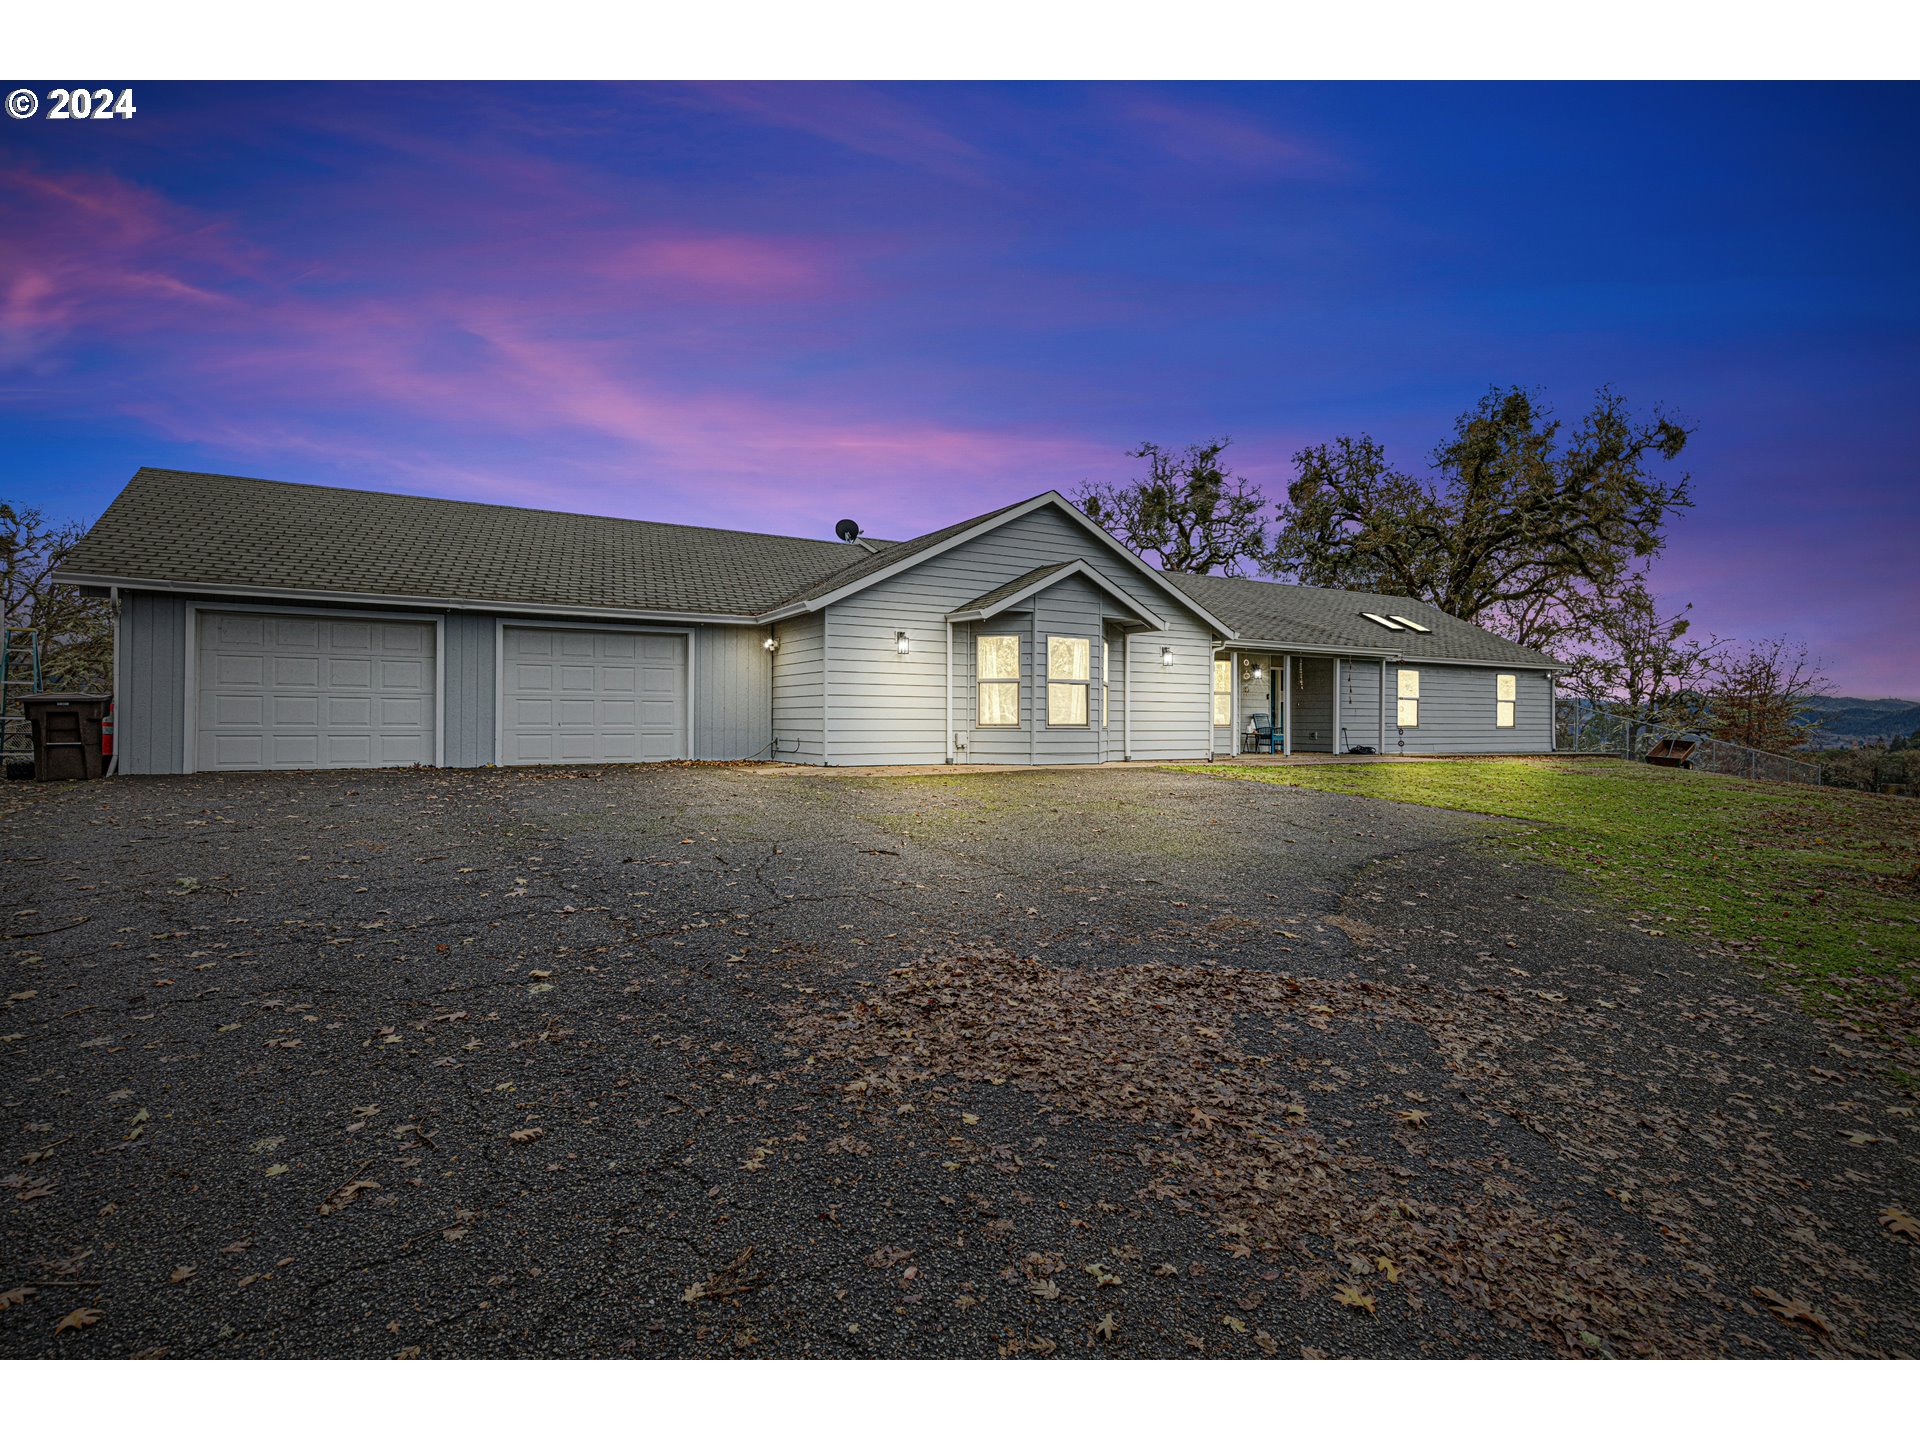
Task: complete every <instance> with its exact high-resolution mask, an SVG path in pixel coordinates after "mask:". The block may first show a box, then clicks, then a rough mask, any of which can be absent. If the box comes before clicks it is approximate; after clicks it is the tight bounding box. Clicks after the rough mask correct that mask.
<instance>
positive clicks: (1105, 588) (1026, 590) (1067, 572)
mask: <svg viewBox="0 0 1920 1440" xmlns="http://www.w3.org/2000/svg"><path fill="white" fill-rule="evenodd" d="M1075 576H1078V577H1080V578H1081V579H1083V580H1085V581H1086V582H1087V583H1088V584H1089V585H1091V586H1093V588H1094V589H1096V590H1098V591H1099V592H1100V593H1101V594H1102V595H1105V596H1106V597H1107V598H1108V599H1110V600H1112V601H1113V602H1114V603H1115V604H1116V605H1119V606H1120V607H1121V608H1122V609H1124V610H1126V611H1128V612H1129V613H1130V614H1132V615H1135V616H1137V617H1138V618H1139V619H1140V620H1141V621H1142V622H1143V623H1145V624H1146V625H1147V626H1148V628H1150V629H1153V630H1164V629H1166V628H1167V622H1166V621H1164V620H1162V619H1161V618H1160V617H1159V616H1158V615H1156V614H1154V613H1153V611H1151V610H1149V609H1148V608H1147V607H1146V606H1144V605H1142V604H1141V603H1140V602H1139V601H1137V600H1135V599H1134V598H1133V597H1132V596H1130V595H1128V594H1127V592H1126V591H1124V590H1122V589H1121V588H1120V587H1119V586H1118V585H1115V584H1114V583H1113V582H1112V581H1111V580H1109V579H1107V577H1106V576H1104V575H1102V574H1101V573H1100V572H1099V571H1098V570H1096V569H1094V568H1093V566H1091V565H1089V564H1088V563H1087V562H1086V561H1085V560H1061V561H1059V562H1057V563H1055V564H1052V565H1041V566H1039V567H1037V568H1035V569H1033V570H1029V571H1028V572H1027V573H1026V574H1024V575H1016V576H1015V577H1014V578H1013V579H1011V580H1009V581H1007V583H1006V584H1004V585H1001V586H998V587H996V588H995V589H992V590H989V591H988V592H987V593H986V594H984V595H981V596H978V597H976V598H975V599H972V600H969V601H967V602H966V603H965V604H964V605H961V606H959V607H958V608H956V609H955V610H953V611H952V612H950V613H949V614H948V616H947V619H949V620H953V621H968V620H991V619H993V617H994V616H996V615H999V614H1002V613H1004V612H1005V611H1007V610H1011V609H1012V608H1013V607H1014V606H1016V605H1018V604H1020V603H1021V602H1022V601H1024V600H1028V599H1031V598H1032V597H1033V596H1035V595H1038V594H1039V593H1040V592H1041V591H1043V590H1049V589H1051V588H1052V587H1053V586H1055V585H1058V584H1059V583H1060V582H1061V581H1063V580H1069V579H1072V578H1073V577H1075Z"/></svg>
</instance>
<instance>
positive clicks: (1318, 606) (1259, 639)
mask: <svg viewBox="0 0 1920 1440" xmlns="http://www.w3.org/2000/svg"><path fill="white" fill-rule="evenodd" d="M1167 579H1168V580H1170V581H1172V582H1173V584H1175V585H1176V586H1178V587H1179V588H1180V589H1181V590H1182V591H1183V592H1184V593H1186V594H1187V595H1190V596H1192V597H1193V598H1194V599H1195V600H1196V601H1198V602H1199V603H1200V604H1202V605H1204V606H1206V608H1207V609H1209V610H1211V611H1212V612H1213V613H1214V614H1215V615H1218V616H1219V617H1220V618H1221V619H1222V620H1224V621H1226V622H1227V624H1229V625H1231V626H1232V627H1233V628H1234V630H1235V631H1236V632H1238V634H1239V636H1240V640H1241V642H1242V643H1252V644H1256V645H1258V644H1270V645H1272V646H1274V648H1276V649H1283V648H1285V647H1286V646H1288V645H1296V646H1311V647H1313V648H1315V649H1320V650H1338V651H1341V652H1342V653H1345V654H1355V653H1358V654H1367V655H1381V654H1385V655H1402V656H1405V657H1406V658H1407V659H1409V660H1470V661H1476V662H1483V663H1485V664H1489V665H1516V666H1528V667H1546V666H1552V667H1556V668H1557V667H1558V665H1559V663H1560V662H1559V661H1557V660H1555V659H1553V658H1552V657H1551V656H1549V655H1543V654H1541V653H1540V652H1539V651H1538V650H1529V649H1528V648H1527V647H1526V646H1524V645H1516V644H1514V643H1513V642H1512V641H1511V640H1504V639H1502V638H1501V637H1500V636H1498V635H1495V634H1492V633H1491V632H1489V631H1486V630H1482V629H1481V628H1480V627H1479V626H1478V625H1471V624H1469V623H1467V622H1466V621H1465V620H1456V619H1454V617H1453V616H1451V615H1449V614H1447V613H1446V612H1445V611H1442V610H1437V609H1435V608H1434V607H1433V606H1431V605H1428V604H1427V603H1425V602H1424V601H1421V600H1414V599H1410V598H1409V597H1407V596H1405V595H1374V594H1369V593H1366V592H1363V591H1359V590H1322V589H1319V588H1318V587H1315V586H1312V585H1287V584H1282V583H1281V582H1279V581H1277V580H1246V579H1242V578H1240V577H1238V576H1229V575H1174V574H1169V575H1168V576H1167ZM1368 611H1372V612H1373V613H1374V614H1376V615H1385V616H1388V617H1392V616H1395V615H1404V616H1406V617H1407V618H1408V619H1409V620H1414V621H1418V622H1419V623H1420V624H1422V625H1424V626H1426V627H1427V629H1428V630H1429V631H1430V632H1431V633H1430V634H1426V635H1422V634H1421V633H1420V632H1419V631H1417V630H1406V629H1402V630H1389V629H1387V628H1386V627H1385V626H1382V625H1376V624H1374V622H1373V621H1371V620H1369V619H1367V618H1366V612H1368Z"/></svg>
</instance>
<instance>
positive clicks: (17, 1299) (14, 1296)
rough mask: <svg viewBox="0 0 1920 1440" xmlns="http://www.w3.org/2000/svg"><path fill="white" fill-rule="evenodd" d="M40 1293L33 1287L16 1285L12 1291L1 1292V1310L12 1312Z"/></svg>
mask: <svg viewBox="0 0 1920 1440" xmlns="http://www.w3.org/2000/svg"><path fill="white" fill-rule="evenodd" d="M39 1293H40V1292H39V1291H38V1290H35V1289H34V1288H33V1287H32V1286H31V1285H16V1286H14V1287H13V1289H11V1290H0V1310H11V1309H12V1308H13V1307H14V1306H16V1305H24V1304H26V1303H27V1301H29V1300H31V1299H32V1298H33V1297H34V1296H35V1295H38V1294H39Z"/></svg>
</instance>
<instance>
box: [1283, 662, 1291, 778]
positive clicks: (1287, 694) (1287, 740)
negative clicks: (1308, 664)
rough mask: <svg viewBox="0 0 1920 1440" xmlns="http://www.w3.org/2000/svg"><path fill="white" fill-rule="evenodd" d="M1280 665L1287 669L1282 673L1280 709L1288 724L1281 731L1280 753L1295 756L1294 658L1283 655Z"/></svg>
mask: <svg viewBox="0 0 1920 1440" xmlns="http://www.w3.org/2000/svg"><path fill="white" fill-rule="evenodd" d="M1280 663H1281V665H1283V666H1284V667H1285V668H1284V669H1283V670H1281V672H1280V708H1281V710H1282V711H1283V712H1284V714H1285V716H1286V724H1285V726H1284V727H1282V729H1281V731H1280V753H1281V754H1282V755H1291V754H1293V656H1291V655H1282V656H1281V657H1280Z"/></svg>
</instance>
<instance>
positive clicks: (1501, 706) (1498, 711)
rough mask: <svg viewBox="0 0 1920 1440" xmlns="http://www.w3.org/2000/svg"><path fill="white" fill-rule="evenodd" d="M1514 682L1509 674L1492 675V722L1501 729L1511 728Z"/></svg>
mask: <svg viewBox="0 0 1920 1440" xmlns="http://www.w3.org/2000/svg"><path fill="white" fill-rule="evenodd" d="M1514 697H1515V682H1514V678H1513V676H1511V675H1496V676H1494V677H1493V723H1494V725H1495V726H1496V727H1497V728H1499V729H1501V730H1511V729H1512V728H1513V702H1514Z"/></svg>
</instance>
